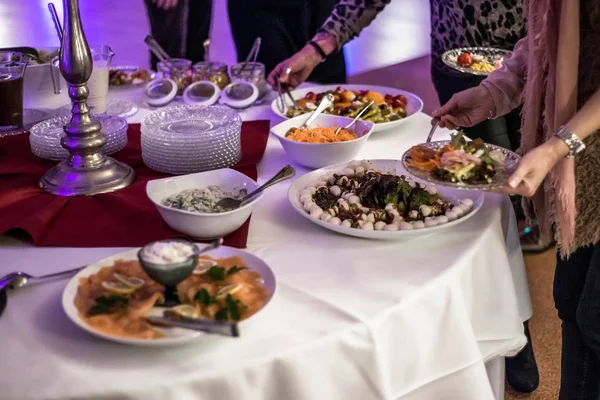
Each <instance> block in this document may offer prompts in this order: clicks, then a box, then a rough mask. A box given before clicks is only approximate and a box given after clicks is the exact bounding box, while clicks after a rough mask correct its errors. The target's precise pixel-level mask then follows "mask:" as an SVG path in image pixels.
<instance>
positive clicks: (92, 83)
mask: <svg viewBox="0 0 600 400" xmlns="http://www.w3.org/2000/svg"><path fill="white" fill-rule="evenodd" d="M90 51H91V53H92V60H93V62H94V68H93V69H92V75H91V76H90V79H89V80H88V82H87V87H88V90H89V92H90V93H89V96H88V98H87V104H88V107H89V108H90V111H91V112H92V113H93V114H104V113H106V96H107V95H108V76H109V69H110V62H111V61H112V58H113V56H114V55H115V53H114V52H113V51H112V49H111V48H110V46H107V45H105V44H103V45H97V46H91V47H90Z"/></svg>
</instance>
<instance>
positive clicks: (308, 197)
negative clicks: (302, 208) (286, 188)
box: [300, 193, 313, 204]
mask: <svg viewBox="0 0 600 400" xmlns="http://www.w3.org/2000/svg"><path fill="white" fill-rule="evenodd" d="M312 196H313V195H312V194H310V193H303V194H301V195H300V203H302V204H304V202H306V201H307V200H312Z"/></svg>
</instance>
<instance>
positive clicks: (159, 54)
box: [144, 35, 175, 71]
mask: <svg viewBox="0 0 600 400" xmlns="http://www.w3.org/2000/svg"><path fill="white" fill-rule="evenodd" d="M144 43H146V46H148V49H150V51H151V52H152V54H154V55H155V56H156V58H158V60H159V61H161V62H164V63H165V64H166V65H167V67H168V68H169V71H172V70H173V69H174V68H175V66H174V64H173V60H172V59H171V56H170V55H169V54H168V53H167V52H166V51H165V49H163V48H162V47H161V46H160V44H158V42H157V41H156V39H154V37H153V36H152V35H148V36H146V38H145V39H144Z"/></svg>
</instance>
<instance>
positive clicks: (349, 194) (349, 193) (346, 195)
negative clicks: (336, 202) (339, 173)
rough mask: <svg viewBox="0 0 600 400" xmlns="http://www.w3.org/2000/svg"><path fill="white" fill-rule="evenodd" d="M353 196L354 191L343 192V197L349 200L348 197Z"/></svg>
mask: <svg viewBox="0 0 600 400" xmlns="http://www.w3.org/2000/svg"><path fill="white" fill-rule="evenodd" d="M352 196H353V194H352V192H344V193H343V194H342V199H344V200H348V199H349V198H350V197H352Z"/></svg>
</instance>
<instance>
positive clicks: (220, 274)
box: [205, 266, 248, 281]
mask: <svg viewBox="0 0 600 400" xmlns="http://www.w3.org/2000/svg"><path fill="white" fill-rule="evenodd" d="M245 269H248V268H247V267H231V268H229V269H228V270H225V268H223V267H216V266H215V267H210V268H209V269H207V270H206V272H205V274H207V275H208V276H210V277H211V278H212V280H214V281H222V280H225V278H227V277H228V276H230V275H233V274H235V273H238V272H240V271H243V270H245Z"/></svg>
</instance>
